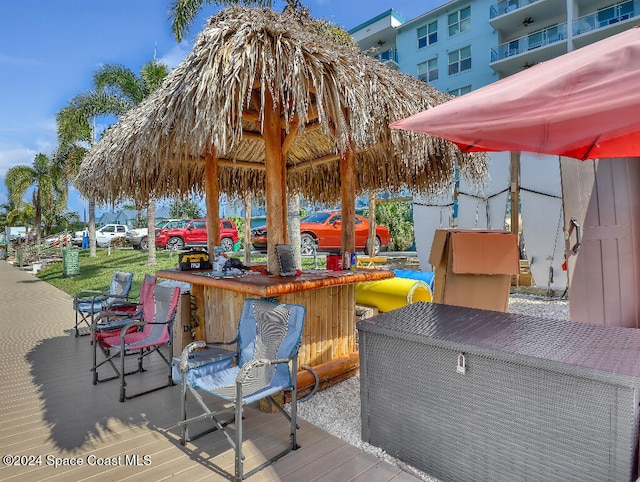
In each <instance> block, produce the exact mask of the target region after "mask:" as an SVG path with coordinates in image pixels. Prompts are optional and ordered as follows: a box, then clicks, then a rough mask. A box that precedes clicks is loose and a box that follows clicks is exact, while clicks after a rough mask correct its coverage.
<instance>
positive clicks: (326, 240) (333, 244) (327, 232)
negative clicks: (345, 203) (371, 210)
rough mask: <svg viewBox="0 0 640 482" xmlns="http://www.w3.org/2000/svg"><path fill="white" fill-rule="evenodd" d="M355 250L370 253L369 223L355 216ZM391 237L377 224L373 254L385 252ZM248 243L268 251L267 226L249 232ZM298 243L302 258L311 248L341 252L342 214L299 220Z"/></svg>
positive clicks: (259, 249)
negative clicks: (249, 238)
mask: <svg viewBox="0 0 640 482" xmlns="http://www.w3.org/2000/svg"><path fill="white" fill-rule="evenodd" d="M355 228H356V249H358V250H363V251H364V253H365V254H369V247H368V239H369V221H368V220H367V219H366V218H364V217H362V216H360V215H359V214H356V217H355ZM390 238H391V236H390V235H389V228H387V227H386V226H380V225H376V240H375V254H377V253H378V252H379V251H381V250H385V249H387V247H388V246H389V241H390ZM251 244H253V248H254V249H256V250H257V251H260V252H262V253H266V252H267V227H266V226H260V227H257V228H254V229H252V230H251ZM300 244H301V253H302V254H303V255H309V254H313V249H314V245H317V250H318V251H331V252H333V251H340V250H341V249H342V213H341V212H340V211H322V212H317V213H314V214H311V215H310V216H307V217H305V218H302V219H301V220H300Z"/></svg>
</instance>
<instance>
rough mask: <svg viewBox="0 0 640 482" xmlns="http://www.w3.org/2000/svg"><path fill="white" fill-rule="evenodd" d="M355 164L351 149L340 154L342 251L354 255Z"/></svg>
mask: <svg viewBox="0 0 640 482" xmlns="http://www.w3.org/2000/svg"><path fill="white" fill-rule="evenodd" d="M355 176H356V172H355V162H354V156H353V149H349V150H348V151H347V152H345V153H344V154H342V158H341V159H340V189H341V193H340V194H341V196H342V250H343V252H344V253H354V252H355V250H356V239H355V236H356V231H355V230H356V228H355V217H356V200H355Z"/></svg>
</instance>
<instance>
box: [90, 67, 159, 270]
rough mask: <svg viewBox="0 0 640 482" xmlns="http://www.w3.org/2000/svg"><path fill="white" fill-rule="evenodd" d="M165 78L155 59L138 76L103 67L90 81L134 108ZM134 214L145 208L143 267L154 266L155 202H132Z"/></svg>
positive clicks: (114, 68)
mask: <svg viewBox="0 0 640 482" xmlns="http://www.w3.org/2000/svg"><path fill="white" fill-rule="evenodd" d="M167 75H169V68H168V67H167V66H166V65H165V64H163V63H161V62H158V61H156V60H152V61H151V62H147V63H146V64H145V65H143V66H142V68H141V69H140V77H137V76H136V74H134V73H133V72H132V71H131V70H129V69H127V68H126V67H123V66H121V65H105V66H104V67H102V68H101V69H99V70H97V71H96V73H95V74H94V76H93V81H94V83H95V85H96V87H97V88H98V89H100V90H101V91H104V92H108V93H110V94H111V95H113V96H115V97H116V98H118V99H119V100H120V101H121V102H122V103H123V105H129V108H131V107H134V106H136V105H138V104H139V103H140V102H142V101H143V100H144V99H145V98H146V97H147V96H148V95H149V94H151V93H152V92H153V91H154V90H156V89H157V88H158V87H160V85H161V84H162V82H163V81H164V79H165V77H166V76H167ZM134 201H135V202H136V207H137V208H138V212H139V211H140V209H139V205H140V203H141V204H143V205H146V206H147V228H148V234H147V236H148V238H147V239H148V245H149V251H148V253H147V265H149V266H155V264H156V205H155V199H153V198H149V199H134Z"/></svg>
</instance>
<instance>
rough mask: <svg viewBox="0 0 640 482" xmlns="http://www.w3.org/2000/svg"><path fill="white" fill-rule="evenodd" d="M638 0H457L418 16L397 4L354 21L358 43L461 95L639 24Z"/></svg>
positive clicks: (399, 67)
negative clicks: (406, 13)
mask: <svg viewBox="0 0 640 482" xmlns="http://www.w3.org/2000/svg"><path fill="white" fill-rule="evenodd" d="M639 15H640V0H626V1H611V0H596V1H592V0H502V1H500V2H497V3H495V2H494V1H493V0H471V1H469V0H453V1H451V2H448V3H445V4H443V5H442V6H440V7H438V8H436V9H434V10H431V11H429V12H426V13H424V14H423V15H420V16H419V17H416V18H414V19H412V20H406V19H404V18H403V17H402V16H401V15H400V14H399V13H398V12H396V11H395V10H393V9H391V10H388V11H386V12H384V13H382V14H380V15H378V16H376V17H374V18H372V19H370V20H368V21H366V22H364V23H362V24H361V25H358V26H357V27H354V28H352V29H351V30H350V31H349V33H350V34H351V35H352V36H353V37H354V38H355V39H356V41H357V42H358V44H359V45H360V47H361V48H362V49H363V50H365V51H368V52H370V53H371V55H372V56H375V57H376V58H378V59H379V60H380V61H382V62H384V63H387V64H388V65H389V66H390V67H392V68H395V69H397V70H400V71H401V72H404V73H407V74H409V75H413V76H416V77H418V78H420V79H422V80H424V81H425V82H428V83H429V84H430V85H432V86H433V87H435V88H436V89H438V90H440V91H442V92H448V93H451V94H452V95H461V94H464V93H466V92H469V91H471V90H475V89H477V88H479V87H482V86H484V85H487V84H490V83H492V82H495V81H496V80H499V79H501V78H503V77H507V76H509V75H512V74H514V73H516V72H519V71H521V70H523V69H527V68H529V67H531V66H533V65H535V64H537V63H538V62H542V61H545V60H549V59H551V58H554V57H557V56H559V55H562V54H564V53H567V52H569V51H571V50H574V49H577V48H580V47H583V46H585V45H588V44H591V43H593V42H597V41H598V40H601V39H603V38H605V37H609V36H611V35H615V34H617V33H619V32H621V31H623V30H625V29H628V28H631V27H633V26H634V25H636V24H637V23H638V16H639Z"/></svg>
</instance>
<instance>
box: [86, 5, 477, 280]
mask: <svg viewBox="0 0 640 482" xmlns="http://www.w3.org/2000/svg"><path fill="white" fill-rule="evenodd" d="M448 99H449V96H448V95H445V94H442V93H440V92H438V91H436V90H434V89H433V88H431V87H430V86H428V85H426V84H424V83H423V82H420V81H418V80H416V79H414V78H412V77H409V76H407V75H404V74H400V73H398V72H395V71H392V70H390V69H388V68H387V67H386V66H384V65H382V64H381V63H380V62H378V61H376V60H374V59H372V58H370V57H368V56H366V55H364V54H362V53H360V52H358V51H356V50H354V49H351V48H348V47H344V46H340V45H337V44H335V43H333V42H332V41H331V40H329V39H327V38H325V37H323V36H318V35H315V34H313V33H311V32H310V31H309V29H308V28H305V26H304V25H301V24H300V22H299V21H297V17H293V16H291V15H289V14H278V13H276V12H274V11H273V10H271V9H257V8H243V7H233V8H228V9H225V10H223V11H222V12H221V13H219V14H218V15H215V16H213V17H211V18H210V19H209V22H208V25H207V26H206V27H205V28H204V30H203V31H202V32H201V33H200V34H199V36H198V38H197V40H196V42H195V46H194V48H193V50H192V51H191V53H190V54H189V55H188V56H187V57H186V59H185V60H184V61H183V62H182V64H180V65H179V66H178V67H177V68H176V69H175V70H174V71H173V72H171V74H170V75H169V76H168V77H167V79H166V80H165V82H164V84H163V85H162V86H161V87H160V88H159V89H158V90H157V91H156V92H155V93H153V94H152V95H151V96H150V97H149V98H148V99H146V100H145V101H144V102H143V103H142V104H141V105H140V106H138V107H137V108H135V109H133V110H132V111H130V112H129V113H127V114H126V115H125V116H124V117H123V118H122V119H121V120H120V122H118V124H116V125H115V126H113V127H111V128H110V129H109V130H108V132H106V133H105V135H104V136H103V137H102V139H101V140H100V141H99V142H98V143H97V144H96V146H95V147H94V148H93V149H92V150H91V152H90V153H89V154H88V156H87V158H86V160H85V162H83V165H82V168H81V171H80V174H79V181H80V182H79V184H80V185H82V186H83V188H82V191H83V193H84V194H85V195H86V196H88V197H93V198H95V199H96V200H97V201H99V202H113V201H115V200H118V199H122V198H128V197H132V196H134V197H139V198H144V197H146V196H149V195H152V196H163V195H166V196H174V195H179V194H185V193H189V192H200V193H202V192H204V193H205V194H207V208H208V211H211V210H215V211H216V212H215V213H211V212H210V213H208V216H209V217H210V220H215V222H209V226H210V227H209V229H210V232H209V239H210V240H212V239H215V240H217V239H218V238H217V234H218V233H217V230H218V222H217V219H218V212H217V198H218V195H219V194H220V193H226V194H229V195H230V196H236V195H237V196H243V195H245V194H246V193H248V192H252V193H254V194H255V195H256V196H258V197H260V198H263V199H266V203H267V216H268V218H267V224H268V225H269V229H268V236H269V238H268V242H269V245H270V246H274V245H275V244H277V243H282V242H285V241H286V212H285V208H284V206H286V204H285V203H284V200H285V198H286V195H287V194H294V193H299V194H302V195H304V196H305V197H306V198H308V199H310V200H316V201H325V202H329V201H337V200H342V203H343V212H344V217H345V220H344V222H345V229H344V230H343V231H345V232H347V234H346V236H347V239H346V241H345V238H344V237H343V247H344V248H345V249H346V250H350V251H353V248H354V246H353V245H352V246H349V244H352V243H353V242H354V241H353V235H352V234H351V235H349V223H351V228H353V224H352V223H353V220H351V221H349V217H352V213H353V210H354V208H353V200H354V197H355V196H356V195H359V194H362V193H365V192H367V191H372V190H382V189H385V190H386V189H391V190H393V189H401V188H408V189H411V190H413V191H415V192H430V191H436V190H438V189H439V188H440V187H442V186H443V184H444V183H446V182H448V181H449V180H450V179H451V175H452V172H453V167H454V164H455V163H457V164H458V166H459V167H460V169H461V171H462V172H463V173H464V174H467V175H468V177H469V178H471V179H475V180H479V179H482V178H483V176H484V173H485V169H486V166H485V161H484V157H481V156H477V155H463V154H461V153H460V151H459V150H458V149H457V148H456V147H455V146H454V145H453V144H452V143H449V142H448V141H444V140H442V139H439V138H435V137H428V136H425V135H422V134H415V133H409V132H405V131H400V130H391V129H389V127H388V126H389V124H390V123H391V122H393V121H396V120H399V119H403V118H405V117H408V116H410V115H412V114H415V113H418V112H421V111H423V110H425V109H428V108H430V107H433V106H435V105H437V104H440V103H442V102H445V101H446V100H448ZM205 180H206V182H205ZM210 198H215V199H210ZM212 224H213V225H214V226H211V225H212ZM212 229H215V232H214V231H212ZM351 231H353V229H351ZM212 235H214V236H215V237H213V236H212ZM349 236H350V238H351V239H349ZM210 242H211V241H210ZM345 243H346V244H345ZM269 263H270V269H272V270H273V268H274V267H275V263H272V258H271V257H270V259H269Z"/></svg>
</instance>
